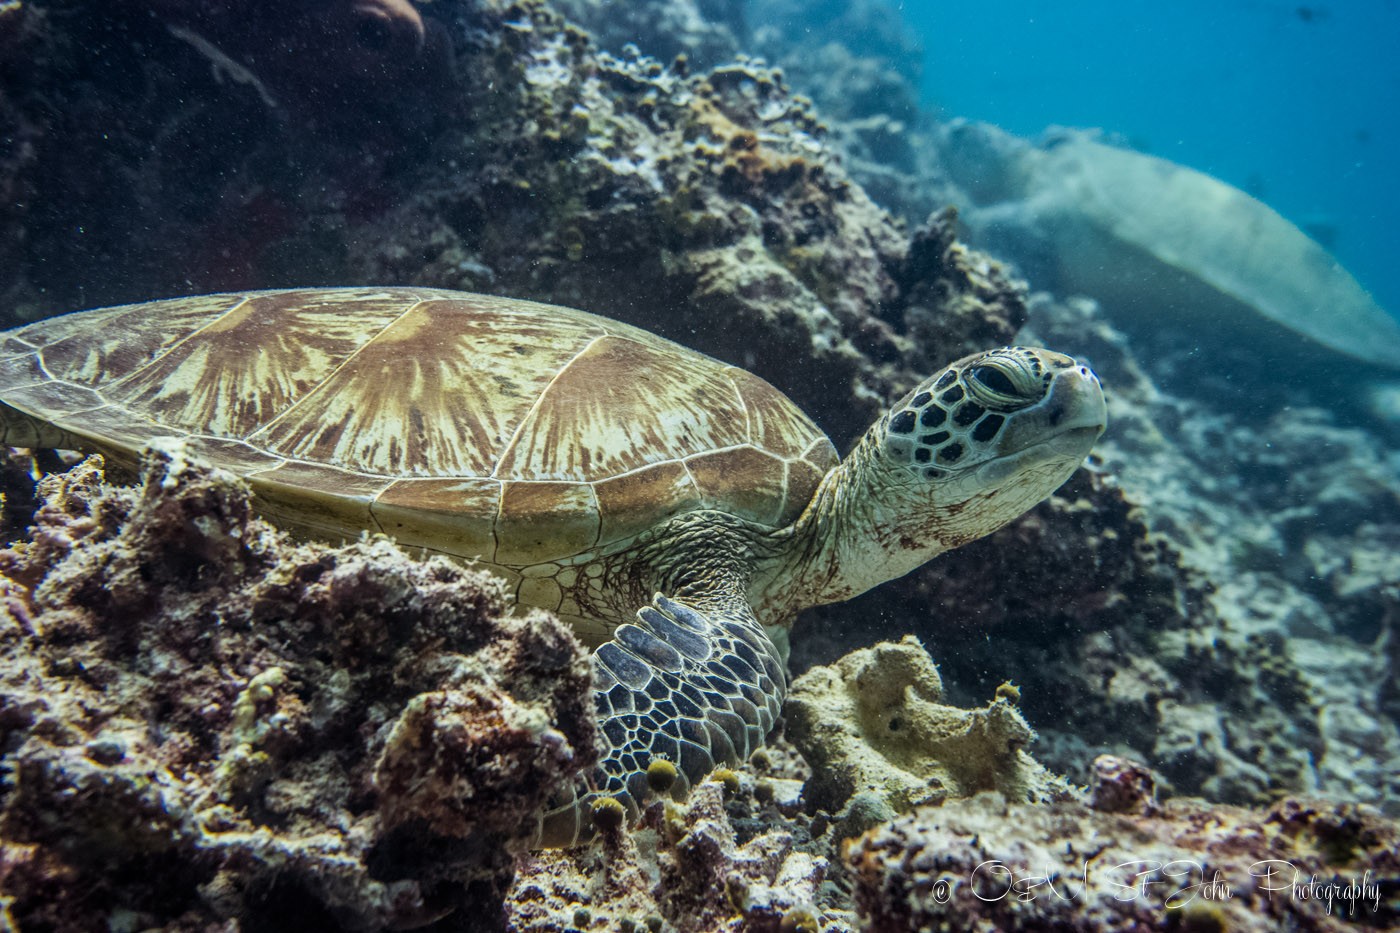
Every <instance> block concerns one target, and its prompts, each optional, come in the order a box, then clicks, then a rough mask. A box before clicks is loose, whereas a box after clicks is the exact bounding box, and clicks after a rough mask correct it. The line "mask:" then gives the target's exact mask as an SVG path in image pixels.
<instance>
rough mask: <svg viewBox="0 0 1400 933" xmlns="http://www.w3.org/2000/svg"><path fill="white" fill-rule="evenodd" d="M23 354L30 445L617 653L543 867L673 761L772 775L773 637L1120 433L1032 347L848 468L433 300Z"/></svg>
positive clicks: (873, 435)
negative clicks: (384, 553)
mask: <svg viewBox="0 0 1400 933" xmlns="http://www.w3.org/2000/svg"><path fill="white" fill-rule="evenodd" d="M0 339H3V345H0V440H2V441H3V442H4V443H6V444H9V445H12V446H21V447H65V448H77V449H84V450H96V451H100V452H102V453H103V454H104V455H106V456H107V457H109V458H115V459H116V460H117V461H119V462H121V461H124V462H127V463H130V462H132V460H133V459H134V457H135V456H136V454H137V453H138V452H139V451H140V450H141V449H142V448H143V447H144V446H145V445H147V444H148V443H149V442H151V441H152V440H153V439H155V438H159V437H162V436H172V435H173V436H176V437H179V438H182V439H183V442H184V443H185V444H186V445H187V448H188V449H189V450H190V451H191V452H192V453H194V454H196V455H197V456H199V457H202V458H204V459H206V460H208V461H210V462H211V463H213V464H215V465H217V466H220V467H224V468H227V469H229V470H232V471H233V472H235V473H237V474H239V475H240V476H242V477H244V478H245V479H246V480H247V481H248V483H249V485H250V486H251V488H252V490H253V492H254V495H255V501H256V502H257V504H258V506H259V508H260V509H261V511H262V512H263V513H264V514H266V515H267V516H268V517H270V518H271V519H273V520H274V521H276V522H278V523H281V524H283V525H285V526H290V527H292V528H293V529H297V530H300V531H301V532H303V533H307V534H310V535H315V536H321V537H331V538H344V537H346V536H355V535H358V534H359V533H360V532H361V531H363V530H366V529H369V530H374V531H383V532H385V533H387V534H389V535H392V536H394V537H395V538H397V539H398V540H399V541H400V542H401V543H403V544H405V545H409V546H413V547H417V548H423V549H425V550H427V551H433V552H440V553H445V554H450V555H455V556H457V557H460V558H467V559H479V560H480V561H481V562H482V563H483V564H484V565H486V566H488V567H490V568H492V569H494V570H495V571H496V572H498V573H499V574H500V575H501V576H503V577H504V578H505V579H506V580H507V581H508V583H509V586H510V588H511V589H512V590H513V591H514V594H515V597H516V599H517V600H518V602H519V603H521V604H524V605H530V606H541V607H544V608H546V609H549V610H552V611H554V612H556V613H558V614H559V615H560V616H561V617H563V618H565V619H567V620H569V621H571V622H572V623H573V624H574V625H575V626H576V627H577V629H578V632H579V634H580V635H581V636H582V637H583V638H584V639H586V640H588V641H590V642H592V643H593V644H595V645H597V648H596V651H595V652H594V654H593V663H594V673H595V687H596V701H597V707H598V715H599V717H600V725H601V731H602V733H603V735H604V736H605V745H606V749H605V752H604V756H603V758H602V761H601V764H600V765H599V766H598V768H597V769H595V771H594V772H593V774H591V775H589V776H587V777H584V778H581V779H580V780H579V782H578V783H577V784H576V786H575V787H574V789H573V790H572V791H571V792H570V795H569V797H568V799H564V800H560V801H557V804H558V805H557V806H556V807H555V808H554V809H553V810H552V811H551V812H550V813H549V814H548V816H547V817H546V818H545V820H544V822H543V825H542V829H541V833H540V837H539V839H540V842H541V844H567V843H570V842H572V841H574V840H576V839H581V838H584V837H586V836H587V835H588V834H589V833H590V831H591V830H590V814H591V812H592V811H591V809H590V807H588V806H583V805H581V804H582V803H583V802H585V801H591V802H592V803H594V804H597V803H598V802H599V797H600V795H605V796H610V797H614V798H617V799H618V800H619V802H621V803H622V804H623V805H624V806H625V807H627V808H628V809H629V810H631V811H632V812H634V813H635V811H636V808H637V803H638V801H641V800H643V798H644V797H645V796H646V794H647V793H648V789H647V788H648V781H647V775H646V770H647V768H648V766H649V765H650V764H651V763H652V761H653V760H654V759H657V758H664V759H667V760H669V761H670V762H671V763H673V766H674V768H675V769H676V771H678V783H677V785H676V787H675V789H674V792H675V793H677V794H679V793H682V792H684V790H685V789H686V788H687V787H688V786H689V785H690V784H691V783H692V782H694V781H697V780H699V779H700V778H702V777H703V776H704V775H705V774H707V773H708V772H709V771H710V770H711V769H713V768H714V767H715V766H716V764H717V763H719V762H730V763H737V762H739V761H742V760H744V759H745V758H746V757H747V756H748V755H749V754H750V752H752V751H753V750H754V749H755V748H757V747H758V746H759V745H760V744H762V742H763V740H764V737H765V734H766V733H767V732H768V731H769V729H770V727H771V726H772V725H773V723H774V721H775V719H776V718H777V716H778V713H779V709H780V707H781V704H782V701H783V695H784V690H785V686H786V679H785V674H784V658H783V654H782V652H781V651H780V649H779V648H778V647H777V646H776V645H775V643H774V640H773V637H770V634H769V631H770V630H774V631H775V632H776V630H778V629H779V628H780V627H782V626H785V625H787V624H788V623H790V622H791V620H792V618H793V616H794V615H795V614H796V613H797V611H798V610H800V609H803V608H805V607H808V606H813V605H817V604H821V603H829V602H833V601H836V600H843V599H847V598H848V597H851V596H854V595H856V594H857V593H860V592H863V591H864V590H866V589H868V588H870V587H872V586H874V585H876V584H878V583H881V582H883V581H885V580H889V579H892V578H894V577H898V576H900V575H902V574H904V573H907V572H908V571H909V570H911V569H913V568H914V567H917V566H919V565H920V564H922V563H923V562H924V561H926V560H928V559H929V558H930V557H932V556H934V555H935V554H938V553H940V552H942V551H945V550H947V549H949V548H952V547H956V546H958V545H960V544H962V543H964V542H966V541H969V540H971V539H973V538H977V537H980V536H981V535H985V534H987V533H988V532H991V531H993V530H995V529H996V528H998V527H1000V526H1002V525H1004V524H1006V523H1007V522H1009V521H1011V520H1012V519H1013V518H1015V517H1016V516H1018V515H1020V514H1021V513H1022V512H1023V511H1025V510H1026V509H1027V508H1029V507H1030V506H1032V505H1034V504H1035V503H1036V502H1038V501H1040V500H1041V499H1043V498H1044V497H1045V496H1047V495H1048V494H1049V493H1050V492H1052V491H1053V490H1054V489H1055V488H1056V487H1058V486H1059V485H1060V484H1061V483H1062V482H1064V480H1065V479H1066V478H1067V477H1068V476H1069V475H1070V473H1072V472H1073V471H1074V470H1075V468H1076V467H1078V466H1079V464H1080V462H1081V461H1082V460H1083V459H1084V457H1085V455H1086V454H1087V453H1088V452H1089V449H1090V447H1091V446H1092V445H1093V443H1094V441H1095V439H1096V438H1097V437H1098V436H1099V434H1100V433H1101V432H1102V431H1103V430H1104V426H1105V423H1106V415H1105V407H1104V400H1103V393H1102V391H1101V389H1100V387H1099V383H1098V380H1097V378H1096V377H1095V376H1094V374H1093V373H1092V372H1091V371H1090V370H1089V369H1088V368H1086V367H1085V366H1082V365H1080V364H1078V363H1076V362H1075V361H1074V360H1072V359H1070V358H1069V357H1065V356H1061V355H1059V354H1056V353H1051V352H1048V351H1046V350H1041V349H1035V348H1030V347H1008V348H1003V349H997V350H991V351H989V352H985V353H978V354H975V355H973V356H969V357H967V358H965V359H962V360H959V361H958V362H956V363H954V364H952V365H951V366H949V367H948V368H946V369H944V370H943V371H942V372H940V373H938V374H937V375H935V376H933V377H932V378H930V379H928V380H926V381H925V382H923V383H921V384H920V385H919V386H917V387H916V388H914V389H913V390H912V391H910V392H909V393H907V394H906V395H905V396H904V397H903V398H901V399H900V400H899V401H898V402H897V403H895V405H894V407H893V408H892V409H891V410H890V411H889V412H888V413H887V414H884V415H882V416H881V417H880V419H879V420H878V421H877V422H876V424H875V425H874V426H873V427H872V428H871V429H870V430H869V432H867V433H866V435H865V436H864V438H863V439H862V440H861V441H860V442H859V443H858V444H857V445H856V447H855V449H854V450H853V451H852V452H851V454H850V455H849V456H848V457H847V458H846V460H845V461H843V462H838V458H837V454H836V451H835V449H834V448H833V446H832V444H831V442H830V441H829V440H828V439H827V438H826V437H825V436H824V435H823V434H822V432H821V431H820V430H819V429H818V428H817V426H816V425H815V424H813V422H812V421H811V420H810V419H809V418H808V417H807V416H806V415H804V414H803V413H802V412H801V411H800V410H799V409H798V408H797V407H796V406H795V405H793V403H792V402H791V401H789V400H788V399H787V398H786V397H785V396H783V395H782V394H781V393H779V392H778V391H777V390H776V389H774V388H773V387H772V386H771V385H769V384H768V383H766V382H764V381H763V380H761V379H759V378H758V377H756V376H754V375H752V374H750V373H748V372H746V371H745V370H743V369H739V368H737V367H734V366H728V365H725V364H723V363H720V362H718V361H716V360H714V359H711V358H709V357H706V356H703V355H701V354H699V353H696V352H694V351H691V350H688V349H686V348H684V347H681V346H679V345H677V344H674V343H671V342H670V341H667V340H663V339H661V338H659V337H657V336H655V335H653V334H650V333H648V332H646V331H643V330H640V329H638V328H635V327H631V326H628V325H626V324H621V323H618V322H616V321H612V320H608V319H606V318H602V317H597V316H595V315H592V314H587V313H584V312H582V311H575V310H571V309H568V308H561V307H555V306H551V305H544V304H536V303H533V302H528V301H517V300H511V299H506V298H496V297H488V296H484V295H472V294H465V293H461V292H450V291H438V290H431V289H422V288H359V289H308V290H296V291H269V292H253V293H248V294H222V295H209V296H205V297H198V298H181V299H174V300H169V301H157V302H151V303H147V304H136V305H127V306H123V307H117V308H107V309H100V310H95V311H87V312H82V313H78V314H71V315H67V316H63V317H58V318H53V319H50V320H46V321H41V322H39V323H36V324H30V325H28V326H25V327H20V328H18V329H15V330H11V331H8V332H6V333H4V334H0ZM780 640H781V639H780ZM609 808H610V809H611V810H613V811H616V810H617V807H616V805H609Z"/></svg>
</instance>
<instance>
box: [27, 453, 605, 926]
mask: <svg viewBox="0 0 1400 933" xmlns="http://www.w3.org/2000/svg"><path fill="white" fill-rule="evenodd" d="M39 491H40V495H39V506H38V510H37V512H36V513H35V515H34V519H33V530H32V534H31V536H30V537H29V539H28V540H27V541H22V542H19V543H17V544H15V545H13V546H11V547H10V548H9V549H8V550H6V551H3V552H0V570H3V577H0V732H3V749H4V761H3V767H4V769H5V771H6V772H7V774H8V775H9V778H8V786H7V787H6V788H5V792H4V795H3V809H0V895H3V898H4V899H5V901H6V902H7V903H8V909H9V913H10V919H11V921H12V922H13V924H14V925H16V926H18V927H19V928H23V929H29V928H31V927H32V928H35V929H40V928H49V929H99V928H102V929H105V928H107V927H108V925H109V922H110V920H111V918H112V917H114V916H116V915H117V914H121V915H122V916H124V917H126V918H128V920H127V921H123V922H129V925H131V926H133V927H134V926H140V927H143V928H144V927H147V926H156V925H162V924H170V923H179V924H184V925H186V926H188V927H193V926H199V927H200V928H204V925H206V924H213V925H219V924H227V923H235V924H237V925H239V928H241V929H249V930H251V929H258V930H283V929H286V930H291V929H306V928H308V927H325V926H334V927H336V928H340V929H381V928H386V927H394V928H404V927H409V926H416V925H422V924H425V923H428V922H431V921H435V920H439V919H442V918H449V917H454V916H455V917H456V918H458V920H460V919H461V918H463V917H470V918H471V922H472V923H475V924H476V927H475V928H477V929H492V928H495V927H496V926H499V925H500V924H501V923H502V922H503V919H502V914H501V896H502V893H503V891H504V889H505V886H506V885H507V884H508V883H509V881H510V879H511V876H512V872H513V869H514V859H515V857H516V856H517V855H518V854H519V853H520V852H522V851H523V850H524V848H525V846H526V844H527V842H528V839H529V838H530V836H531V834H532V832H533V830H534V817H535V816H536V815H537V813H538V811H539V809H540V808H541V806H542V805H543V803H544V802H545V800H546V799H547V797H548V795H549V794H550V793H551V792H552V790H553V789H555V788H556V787H558V786H559V785H560V783H561V781H563V780H564V779H566V778H567V777H568V776H569V775H571V774H572V773H574V772H575V771H576V770H577V769H579V768H580V767H583V766H586V765H588V764H590V763H591V761H592V759H593V757H594V755H595V754H596V751H595V747H594V740H595V732H594V724H593V715H592V701H591V696H590V686H591V683H590V676H589V669H588V667H587V663H586V660H585V657H586V656H585V654H584V652H583V650H582V649H581V648H580V647H579V645H578V643H577V642H576V640H575V639H574V637H573V635H572V634H571V633H570V632H569V631H568V630H567V629H566V628H565V627H564V626H563V625H562V624H561V623H559V622H557V621H556V620H555V619H553V618H552V617H550V616H548V615H546V614H543V613H538V612H531V613H526V614H523V615H507V614H506V606H505V600H504V594H503V591H502V588H501V587H500V585H499V584H498V583H497V582H495V581H494V580H493V579H492V578H490V577H487V576H485V575H484V574H481V573H479V572H476V571H472V570H470V569H466V568H463V567H462V566H460V565H457V564H453V563H450V562H448V561H446V560H444V559H441V558H433V559H428V560H423V561H417V560H413V559H410V558H409V557H407V556H406V555H405V554H404V553H403V552H402V551H400V550H399V549H398V548H397V547H395V546H394V545H393V544H391V543H390V542H389V541H388V540H386V539H382V538H377V539H365V540H361V541H359V542H356V543H353V544H349V545H346V546H343V547H330V546H324V545H310V544H306V545H296V544H293V543H291V542H290V541H289V539H288V538H287V537H286V536H285V535H283V534H281V533H280V532H277V531H275V530H273V529H272V528H271V527H270V526H267V525H265V524H264V523H263V522H261V521H259V520H256V519H254V518H253V517H252V513H251V510H250V505H249V498H248V493H247V489H246V487H244V486H242V485H240V484H238V483H237V482H235V481H234V480H233V479H232V478H231V477H229V476H227V475H225V474H219V473H215V472H210V471H209V470H207V469H206V468H203V467H201V466H198V465H195V464H192V463H190V462H187V461H186V460H184V458H183V457H182V456H181V453H180V451H179V449H178V448H171V449H167V450H158V451H156V452H153V453H151V454H149V455H148V457H147V459H146V461H145V463H144V467H143V475H142V480H141V484H140V485H139V487H136V488H125V487H113V486H109V485H107V484H106V483H105V482H104V477H103V469H102V463H101V460H100V459H99V458H91V459H89V460H87V461H85V462H83V463H82V464H80V465H79V466H77V467H75V468H74V469H72V470H70V471H69V472H67V473H63V474H58V475H53V476H50V477H48V478H46V479H44V480H43V481H42V482H41V483H40V490H39ZM220 928H221V929H223V928H225V927H223V926H220Z"/></svg>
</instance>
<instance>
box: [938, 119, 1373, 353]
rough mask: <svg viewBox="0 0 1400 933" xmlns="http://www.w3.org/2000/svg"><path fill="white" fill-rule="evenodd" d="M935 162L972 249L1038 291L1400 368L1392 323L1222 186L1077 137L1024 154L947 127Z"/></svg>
mask: <svg viewBox="0 0 1400 933" xmlns="http://www.w3.org/2000/svg"><path fill="white" fill-rule="evenodd" d="M941 158H942V162H943V165H944V167H945V168H946V169H947V171H948V174H949V175H950V177H951V178H952V180H953V181H954V182H955V183H956V184H957V185H958V186H959V188H961V189H962V191H963V192H964V193H965V194H966V196H967V197H968V198H970V199H971V202H972V203H971V204H969V205H967V206H966V208H965V209H964V210H963V211H962V212H961V215H962V219H963V220H964V222H965V225H966V227H967V228H968V230H969V231H970V233H971V238H972V240H973V242H974V243H976V244H977V245H979V246H981V247H982V248H984V249H989V250H991V251H992V252H994V253H996V254H997V255H1002V256H1005V257H1006V258H1008V259H1012V260H1015V261H1016V262H1017V263H1018V264H1019V265H1020V266H1021V267H1022V271H1023V272H1024V273H1025V274H1026V275H1027V276H1028V277H1029V278H1030V279H1031V281H1032V282H1033V284H1035V285H1036V286H1037V287H1041V288H1047V289H1049V290H1051V291H1053V292H1055V293H1056V294H1059V295H1062V296H1069V295H1075V294H1079V295H1088V296H1090V297H1093V298H1096V299H1098V300H1099V301H1100V302H1102V303H1103V304H1104V307H1105V310H1106V312H1107V313H1108V314H1109V316H1110V317H1111V318H1112V319H1114V320H1116V321H1120V322H1123V323H1129V324H1131V323H1134V322H1145V323H1147V324H1149V325H1150V326H1152V327H1165V326H1171V327H1176V328H1179V329H1186V328H1191V327H1196V326H1204V327H1207V328H1209V330H1210V332H1211V333H1214V334H1218V335H1220V339H1219V340H1217V341H1216V342H1217V343H1218V344H1220V345H1223V346H1235V345H1238V343H1239V342H1241V341H1247V343H1248V345H1249V346H1250V347H1251V348H1252V351H1253V352H1254V353H1255V354H1264V353H1268V354H1269V355H1271V356H1273V355H1281V356H1294V355H1297V354H1301V353H1305V352H1306V351H1308V350H1309V349H1310V348H1311V349H1315V350H1316V349H1321V350H1325V351H1330V352H1331V353H1335V354H1341V355H1342V356H1343V357H1345V358H1346V361H1347V362H1348V363H1351V364H1352V365H1351V366H1350V367H1349V368H1350V369H1353V370H1354V369H1355V366H1354V362H1353V361H1358V360H1359V361H1361V362H1364V363H1368V364H1370V365H1372V366H1374V367H1378V368H1380V369H1387V370H1400V321H1397V320H1396V319H1395V318H1393V317H1391V316H1390V315H1389V314H1387V313H1386V312H1385V310H1384V309H1383V308H1381V307H1380V306H1379V305H1378V304H1376V302H1375V300H1374V299H1372V297H1371V296H1370V294H1368V293H1367V291H1366V290H1365V289H1364V288H1362V287H1361V285H1360V283H1358V282H1357V281H1356V279H1355V278H1353V277H1352V275H1351V274H1350V273H1349V272H1347V270H1346V269H1345V268H1343V267H1342V266H1341V264H1340V263H1338V262H1337V260H1336V259H1335V258H1333V256H1332V255H1331V254H1330V253H1328V252H1327V250H1325V249H1323V248H1322V247H1321V246H1320V245H1318V244H1317V243H1316V242H1314V241H1313V240H1312V239H1310V238H1309V237H1308V236H1307V234H1305V233H1303V231H1302V230H1299V229H1298V228H1297V227H1296V226H1294V225H1293V224H1291V223H1289V222H1288V221H1287V220H1286V219H1285V218H1284V217H1282V216H1281V215H1280V214H1278V212H1276V211H1274V210H1273V209H1272V208H1270V207H1269V206H1268V205H1266V204H1264V203H1263V202H1261V201H1259V200H1257V199H1256V198H1253V197H1250V196H1249V195H1248V194H1245V193H1244V192H1243V191H1240V190H1239V189H1238V188H1234V187H1232V186H1230V185H1227V184H1226V183H1225V182H1223V181H1220V180H1219V179H1216V178H1213V177H1211V176H1210V175H1207V174H1205V173H1203V172H1198V171H1195V170H1194V169H1190V168H1187V167H1186V166H1184V165H1178V164H1177V163H1175V162H1169V161H1167V160H1166V159H1159V158H1156V157H1154V156H1150V155H1146V154H1144V153H1141V152H1134V151H1132V150H1130V149H1121V148H1118V147H1116V146H1108V145H1105V144H1103V143H1100V142H1097V141H1095V140H1093V139H1091V138H1089V137H1088V136H1087V135H1086V134H1083V133H1074V132H1069V131H1064V132H1061V133H1059V134H1056V135H1054V136H1052V137H1050V138H1049V139H1048V140H1047V142H1046V144H1045V145H1043V146H1033V145H1031V144H1030V143H1028V142H1026V141H1025V140H1022V139H1018V138H1016V137H1014V136H1011V135H1010V134H1007V133H1005V132H1003V131H1001V130H999V129H997V128H996V127H993V126H988V125H985V124H975V123H965V122H955V123H953V124H950V125H949V126H948V127H947V128H946V129H945V132H944V144H943V148H942V150H941ZM1300 335H1301V336H1302V337H1304V338H1306V339H1305V340H1302V341H1300V340H1298V339H1297V338H1298V336H1300ZM1326 355H1327V354H1322V355H1321V356H1320V357H1318V358H1319V359H1325V358H1326ZM1294 375H1296V374H1294V373H1292V372H1291V371H1290V377H1292V376H1294Z"/></svg>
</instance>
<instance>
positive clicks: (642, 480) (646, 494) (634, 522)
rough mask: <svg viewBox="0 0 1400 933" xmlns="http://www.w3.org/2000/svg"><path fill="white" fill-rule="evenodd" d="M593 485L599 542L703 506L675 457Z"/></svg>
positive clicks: (623, 536) (608, 541)
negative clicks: (596, 506) (598, 515)
mask: <svg viewBox="0 0 1400 933" xmlns="http://www.w3.org/2000/svg"><path fill="white" fill-rule="evenodd" d="M593 488H594V491H595V492H596V494H597V496H598V511H599V514H600V516H601V518H602V527H601V529H600V531H599V543H600V544H611V543H613V542H614V541H623V540H626V539H628V538H631V537H633V536H634V535H638V534H641V533H642V532H643V531H646V530H647V529H648V528H651V527H652V526H653V525H656V524H657V523H659V522H663V521H665V520H666V519H668V518H671V517H673V516H676V515H679V514H681V513H682V512H687V511H690V510H691V509H696V508H702V507H703V505H702V502H703V500H702V499H701V496H700V490H699V489H697V488H696V486H695V481H694V480H693V479H692V478H691V475H690V473H689V471H687V470H686V468H685V467H684V466H683V465H681V464H680V463H679V462H677V461H675V460H668V461H666V462H665V463H658V464H656V465H654V466H650V467H647V468H645V469H642V470H636V471H634V472H632V473H625V474H623V475H622V476H617V477H614V478H612V479H607V480H603V481H602V482H600V483H597V484H595V485H594V487H593Z"/></svg>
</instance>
